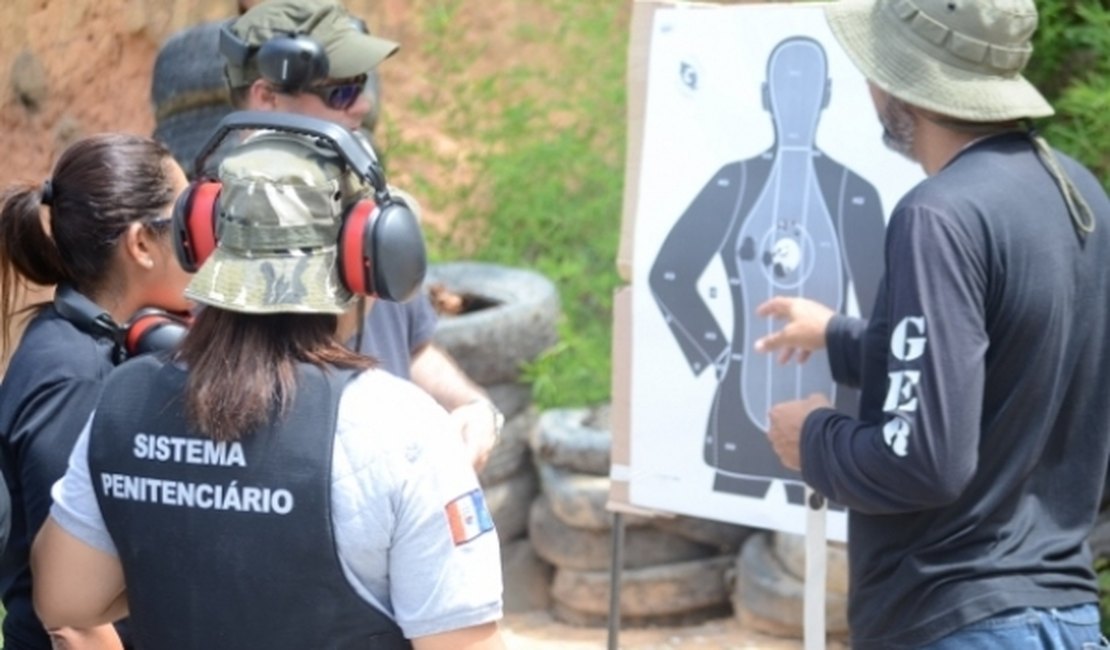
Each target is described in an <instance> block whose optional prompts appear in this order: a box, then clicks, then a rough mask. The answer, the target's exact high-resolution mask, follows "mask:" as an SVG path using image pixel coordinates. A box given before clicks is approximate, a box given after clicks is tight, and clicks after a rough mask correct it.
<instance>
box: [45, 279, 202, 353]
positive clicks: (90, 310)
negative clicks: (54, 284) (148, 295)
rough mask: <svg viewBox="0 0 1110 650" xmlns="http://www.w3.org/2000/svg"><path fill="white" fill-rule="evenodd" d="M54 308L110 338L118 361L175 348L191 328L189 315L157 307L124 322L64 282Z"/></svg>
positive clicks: (81, 327)
mask: <svg viewBox="0 0 1110 650" xmlns="http://www.w3.org/2000/svg"><path fill="white" fill-rule="evenodd" d="M54 309H55V310H57V312H58V314H60V315H61V317H62V318H64V319H66V320H68V321H69V322H71V323H73V324H74V325H76V326H77V327H78V328H79V329H81V330H82V331H85V332H88V333H89V334H94V335H100V336H105V337H107V338H110V339H111V340H112V342H113V346H112V363H115V364H120V363H123V362H124V361H126V360H127V359H130V358H131V357H135V356H138V355H140V354H150V353H153V352H165V351H169V350H173V349H175V348H176V347H177V344H178V343H179V342H180V341H181V339H182V338H183V337H184V336H185V332H187V331H188V329H189V319H188V317H187V316H184V315H180V314H174V313H171V312H168V311H165V310H162V309H157V308H154V307H147V308H145V309H141V310H139V311H138V312H137V313H136V314H135V315H134V316H132V317H131V319H130V320H128V321H127V322H126V323H124V324H122V325H120V324H119V323H116V322H115V320H113V319H112V317H111V316H110V315H109V314H108V313H107V312H105V311H104V310H103V309H101V308H100V307H98V306H97V305H96V303H94V302H93V301H91V300H89V299H88V298H86V297H85V296H83V295H81V294H80V293H78V292H77V290H76V289H74V288H73V287H71V286H69V285H60V286H59V287H58V288H57V290H56V291H55V292H54Z"/></svg>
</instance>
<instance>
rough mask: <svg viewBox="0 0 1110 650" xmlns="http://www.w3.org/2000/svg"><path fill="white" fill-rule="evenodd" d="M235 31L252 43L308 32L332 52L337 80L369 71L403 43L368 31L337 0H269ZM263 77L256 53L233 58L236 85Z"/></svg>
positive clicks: (331, 73)
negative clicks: (243, 60)
mask: <svg viewBox="0 0 1110 650" xmlns="http://www.w3.org/2000/svg"><path fill="white" fill-rule="evenodd" d="M231 31H232V32H234V33H235V35H236V36H238V37H239V38H240V39H242V40H243V41H244V42H246V44H247V45H248V46H251V47H259V46H261V45H262V44H263V43H265V42H266V41H268V40H270V39H271V38H273V37H274V36H277V35H282V34H303V35H306V36H309V37H311V38H312V39H314V40H316V41H317V42H319V43H320V44H321V45H322V46H323V47H324V50H325V51H326V52H327V55H328V77H330V78H332V79H348V78H351V77H357V76H358V75H361V74H368V73H369V72H370V71H371V70H373V69H374V68H376V67H377V66H378V64H379V63H381V62H382V61H384V60H386V59H387V58H389V57H390V56H392V55H393V53H394V52H396V51H397V49H398V48H399V47H400V46H399V45H398V44H397V43H394V42H393V41H389V40H386V39H384V38H378V37H377V36H371V35H370V34H367V33H365V32H364V31H363V30H362V28H361V27H360V26H359V24H358V22H357V21H356V19H355V18H354V17H353V16H351V15H350V14H349V13H347V10H346V9H345V8H344V7H343V5H341V4H339V3H337V2H335V1H334V0H267V1H266V2H262V3H259V4H257V5H255V6H254V7H252V8H251V9H250V11H248V12H247V13H245V14H243V15H242V16H240V17H239V18H238V19H237V20H236V21H235V22H234V23H232V25H231ZM260 77H261V73H260V72H259V71H258V65H257V61H256V60H255V57H253V56H252V57H250V58H249V59H247V61H246V63H245V64H244V65H242V66H239V65H236V64H234V63H232V62H228V65H227V80H228V83H229V84H230V85H231V87H232V88H237V87H242V86H247V85H250V84H251V83H253V82H254V81H255V80H256V79H259V78H260Z"/></svg>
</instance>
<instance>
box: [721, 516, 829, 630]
mask: <svg viewBox="0 0 1110 650" xmlns="http://www.w3.org/2000/svg"><path fill="white" fill-rule="evenodd" d="M734 581H735V586H734V588H733V596H732V605H733V609H734V610H735V612H736V616H737V617H738V618H739V619H740V622H741V623H742V624H743V625H744V627H747V628H750V629H753V630H756V631H758V632H764V633H766V634H773V635H775V636H786V637H793V638H801V637H802V635H803V632H804V624H805V618H804V614H805V585H804V584H803V583H802V581H801V580H799V579H798V578H796V577H794V576H793V575H791V574H790V573H789V572H788V571H787V570H786V568H785V567H783V566H782V563H780V562H779V561H778V558H776V557H775V554H774V553H773V552H772V551H771V541H770V535H768V534H766V533H759V534H756V535H752V536H751V537H749V538H748V541H746V542H745V543H744V548H743V549H742V550H741V551H740V555H739V557H738V558H737V560H736V569H735V576H734ZM847 601H848V598H847V596H846V595H844V594H836V593H826V594H825V629H826V631H827V633H828V634H829V635H830V636H832V637H834V638H842V637H844V636H847V634H848V607H847V605H848V602H847Z"/></svg>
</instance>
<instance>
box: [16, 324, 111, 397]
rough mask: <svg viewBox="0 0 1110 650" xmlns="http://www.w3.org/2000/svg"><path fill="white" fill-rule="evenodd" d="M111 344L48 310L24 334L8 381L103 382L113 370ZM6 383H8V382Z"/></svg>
mask: <svg viewBox="0 0 1110 650" xmlns="http://www.w3.org/2000/svg"><path fill="white" fill-rule="evenodd" d="M111 346H112V343H111V341H109V340H107V339H98V338H96V337H94V336H91V335H89V334H87V333H85V332H83V331H82V330H81V329H79V328H78V327H77V326H75V325H74V324H73V323H71V322H69V321H68V320H66V319H64V318H62V317H61V316H59V315H58V314H57V313H56V312H54V310H53V309H51V308H47V309H45V310H43V311H42V312H41V313H39V314H38V315H36V316H35V317H34V318H33V319H32V320H31V322H30V323H28V324H27V328H26V329H25V330H24V332H23V336H22V337H21V338H20V340H19V345H17V346H16V349H15V352H14V354H13V355H12V358H11V361H10V363H9V364H8V369H7V372H6V373H5V379H8V378H13V379H14V377H15V376H22V377H23V380H24V381H26V380H29V379H31V378H34V379H35V383H43V382H49V381H62V380H66V379H78V380H87V379H102V378H103V377H105V376H106V375H107V374H108V372H110V371H111V369H112V361H111ZM5 383H6V382H5Z"/></svg>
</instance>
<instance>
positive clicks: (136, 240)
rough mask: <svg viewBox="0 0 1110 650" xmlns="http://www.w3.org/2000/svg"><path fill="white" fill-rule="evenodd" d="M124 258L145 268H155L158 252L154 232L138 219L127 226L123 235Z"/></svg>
mask: <svg viewBox="0 0 1110 650" xmlns="http://www.w3.org/2000/svg"><path fill="white" fill-rule="evenodd" d="M121 241H122V243H123V246H122V249H123V255H124V258H125V259H126V260H128V261H130V262H131V263H133V264H137V265H138V266H140V267H142V268H144V269H153V268H154V256H155V255H157V254H158V246H157V242H155V241H154V233H153V232H152V231H151V230H150V229H149V228H147V227H145V226H144V225H143V224H141V223H139V222H138V221H136V222H133V223H131V224H129V225H128V226H127V230H125V231H124V232H123V236H122V237H121Z"/></svg>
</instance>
